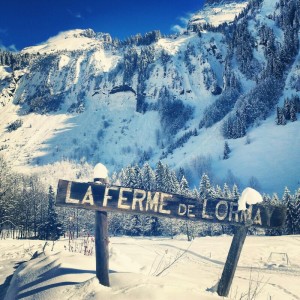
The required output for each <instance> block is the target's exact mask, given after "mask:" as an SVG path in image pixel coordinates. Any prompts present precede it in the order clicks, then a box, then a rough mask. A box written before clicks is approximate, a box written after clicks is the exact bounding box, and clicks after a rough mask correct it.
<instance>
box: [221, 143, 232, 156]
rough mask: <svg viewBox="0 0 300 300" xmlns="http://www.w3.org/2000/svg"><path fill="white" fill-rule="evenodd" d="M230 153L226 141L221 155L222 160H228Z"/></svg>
mask: <svg viewBox="0 0 300 300" xmlns="http://www.w3.org/2000/svg"><path fill="white" fill-rule="evenodd" d="M230 152H231V150H230V148H229V145H228V142H227V141H226V142H225V143H224V153H223V159H228V158H229V153H230Z"/></svg>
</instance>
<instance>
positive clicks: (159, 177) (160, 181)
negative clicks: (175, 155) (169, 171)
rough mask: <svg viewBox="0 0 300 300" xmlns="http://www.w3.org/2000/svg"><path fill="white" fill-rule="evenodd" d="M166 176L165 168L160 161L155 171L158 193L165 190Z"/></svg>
mask: <svg viewBox="0 0 300 300" xmlns="http://www.w3.org/2000/svg"><path fill="white" fill-rule="evenodd" d="M164 176H165V166H164V165H163V163H162V162H161V161H159V162H158V163H157V165H156V169H155V181H156V189H157V190H158V191H163V192H164V191H165V190H164Z"/></svg>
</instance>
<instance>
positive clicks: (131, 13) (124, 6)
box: [0, 0, 204, 50]
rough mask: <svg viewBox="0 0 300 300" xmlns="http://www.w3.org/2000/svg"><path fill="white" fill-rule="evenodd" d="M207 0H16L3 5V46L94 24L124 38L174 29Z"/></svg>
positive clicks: (0, 36) (23, 44)
mask: <svg viewBox="0 0 300 300" xmlns="http://www.w3.org/2000/svg"><path fill="white" fill-rule="evenodd" d="M203 2H204V0H152V1H133V0H123V1H122V0H108V1H103V0H98V1H97V0H60V1H56V0H52V1H50V0H26V1H25V0H15V1H6V3H5V5H2V8H1V13H0V14H1V15H0V46H2V47H6V48H10V49H17V50H21V49H22V48H24V47H27V46H31V45H36V44H39V43H41V42H43V41H45V40H47V39H48V38H49V37H51V36H54V35H56V34H57V33H58V32H60V31H65V30H69V29H77V28H79V29H84V28H92V29H94V30H95V31H96V32H108V33H110V34H111V35H112V37H117V38H119V39H124V38H126V37H128V36H130V35H134V34H136V33H142V34H143V33H145V32H148V31H150V30H155V29H159V30H160V31H161V32H162V33H163V34H169V33H172V30H174V26H175V27H176V25H179V26H182V25H183V19H185V18H187V17H188V15H189V14H190V13H192V12H195V11H197V10H199V9H201V7H202V5H203Z"/></svg>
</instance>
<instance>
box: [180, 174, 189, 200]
mask: <svg viewBox="0 0 300 300" xmlns="http://www.w3.org/2000/svg"><path fill="white" fill-rule="evenodd" d="M179 191H180V194H181V195H183V196H186V197H188V196H189V195H190V191H189V184H188V182H187V180H186V179H185V177H184V176H182V179H181V181H180V188H179Z"/></svg>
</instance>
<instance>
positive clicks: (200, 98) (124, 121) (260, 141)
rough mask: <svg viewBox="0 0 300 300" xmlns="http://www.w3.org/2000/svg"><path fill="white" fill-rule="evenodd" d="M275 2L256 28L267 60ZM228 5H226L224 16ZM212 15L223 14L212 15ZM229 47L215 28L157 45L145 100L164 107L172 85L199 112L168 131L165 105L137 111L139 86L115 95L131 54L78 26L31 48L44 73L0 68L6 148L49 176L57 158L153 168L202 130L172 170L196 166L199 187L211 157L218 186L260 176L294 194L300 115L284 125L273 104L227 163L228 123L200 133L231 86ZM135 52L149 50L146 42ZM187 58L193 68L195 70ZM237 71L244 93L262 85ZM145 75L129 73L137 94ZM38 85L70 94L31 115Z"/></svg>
mask: <svg viewBox="0 0 300 300" xmlns="http://www.w3.org/2000/svg"><path fill="white" fill-rule="evenodd" d="M275 4H276V2H274V1H273V0H265V1H264V2H263V4H262V7H261V8H260V13H259V14H258V15H257V16H256V19H254V20H252V21H251V22H250V23H249V29H250V31H251V34H253V38H254V40H255V43H257V44H258V47H257V49H255V50H253V51H254V53H253V55H254V57H255V58H256V59H257V61H258V62H259V63H261V64H262V65H264V64H265V63H266V61H265V57H264V55H263V48H262V46H261V45H260V44H259V37H258V33H257V28H258V25H259V24H267V25H268V26H269V27H270V28H272V29H273V30H274V34H275V35H276V38H277V41H278V42H280V41H282V40H283V36H282V31H281V30H280V29H279V28H278V27H277V26H276V24H275V23H274V21H272V20H270V19H269V18H268V16H269V15H270V14H271V12H272V11H274V7H275ZM228 5H229V6H228V7H231V8H230V9H231V11H232V14H231V18H232V17H233V16H234V15H235V14H236V13H237V11H235V9H233V6H232V5H233V4H232V3H231V4H228ZM237 5H244V3H238V4H237ZM225 8H226V9H227V5H226V4H224V5H223V12H225ZM228 9H229V8H228ZM240 9H242V8H240ZM233 12H234V13H233ZM207 14H208V15H210V16H211V17H217V16H222V14H221V15H219V14H218V13H217V14H215V13H213V12H212V11H210V12H207ZM226 14H227V13H225V15H226ZM222 18H223V17H222ZM222 18H221V17H220V20H221V21H222V22H223V21H224V19H222ZM233 18H234V17H233ZM192 19H193V18H192ZM227 21H228V20H227ZM227 47H228V45H227V44H226V42H225V38H224V35H223V34H221V33H217V32H207V31H205V32H202V33H201V37H199V36H198V34H197V33H194V32H187V33H186V34H182V35H179V36H178V37H163V38H159V39H158V41H157V42H155V43H153V44H151V45H150V46H149V48H151V51H152V52H151V53H152V54H153V56H154V58H153V62H152V63H151V64H149V66H150V67H149V69H147V72H149V73H150V77H149V79H147V80H145V81H144V82H143V83H144V85H145V87H144V91H143V95H144V96H145V99H146V102H147V103H148V104H149V105H150V106H151V105H152V106H153V107H154V108H155V107H157V106H158V99H159V92H160V91H161V89H163V87H166V88H167V89H168V91H171V95H170V97H171V99H174V98H175V99H178V100H180V101H182V103H184V105H188V106H190V107H191V108H192V109H193V114H192V116H191V118H190V119H189V120H188V121H187V122H186V124H185V125H184V126H183V127H182V128H181V129H180V130H179V131H178V132H177V133H176V134H174V135H169V136H167V135H166V134H165V132H164V129H163V128H162V127H163V126H162V124H161V122H160V119H161V116H160V113H159V112H158V111H157V110H156V109H150V110H148V111H147V112H146V113H139V112H137V110H136V106H137V95H136V94H135V93H134V92H133V91H120V92H118V93H114V94H111V91H112V89H113V88H114V87H116V86H121V85H122V84H123V83H124V81H123V76H122V74H121V73H120V71H119V69H118V66H119V63H120V62H121V60H122V59H123V56H124V53H123V52H122V51H125V50H124V48H122V47H121V48H118V47H115V46H114V45H112V43H111V38H110V36H109V35H108V34H95V33H94V32H93V31H91V30H72V31H68V32H64V33H60V34H59V35H58V36H56V37H53V38H51V39H49V40H48V41H47V42H45V43H43V44H41V45H39V46H34V47H30V48H26V49H24V50H23V51H22V53H28V54H36V55H37V53H39V55H37V56H36V58H35V59H36V60H37V61H39V60H40V59H41V60H44V61H45V66H47V67H45V69H43V68H42V67H43V65H41V66H40V65H35V60H34V62H33V64H32V65H31V66H30V68H25V69H23V70H21V71H16V72H14V73H12V70H10V69H9V67H0V80H4V81H3V89H2V90H1V92H0V149H1V150H0V154H3V155H4V156H5V157H6V159H7V160H8V162H9V163H10V164H11V165H12V166H14V167H15V168H16V169H17V171H22V172H26V171H28V172H36V173H39V172H40V174H45V176H48V175H47V172H45V170H48V169H50V168H51V167H50V166H49V164H51V165H54V164H55V163H56V162H59V161H66V160H67V161H68V160H70V161H76V162H80V163H82V164H84V163H85V162H86V161H87V162H88V163H89V164H91V165H95V164H96V163H98V162H99V161H101V162H102V163H103V164H105V165H106V166H107V168H108V169H109V171H110V174H112V173H113V172H114V171H120V170H121V168H123V167H125V166H127V165H129V164H134V163H139V162H140V159H141V157H147V158H148V161H149V163H150V164H151V165H152V166H154V165H155V164H156V163H157V162H158V161H159V160H160V159H161V158H162V155H164V154H166V152H167V150H168V146H169V145H170V144H172V143H175V142H176V141H177V140H178V139H180V138H181V137H182V136H184V134H186V133H188V132H189V131H192V130H195V129H198V135H197V136H191V137H190V139H189V140H188V141H187V142H186V143H184V144H183V145H182V146H180V147H177V148H176V149H174V150H173V151H171V152H170V153H167V156H164V158H163V162H164V163H167V164H169V166H170V167H171V168H174V169H177V170H178V169H179V168H180V167H184V168H185V169H186V170H188V169H190V172H189V174H188V175H189V177H190V178H191V179H192V180H189V182H190V186H191V187H193V185H197V186H198V184H199V181H200V177H201V175H202V174H198V173H197V167H196V166H197V162H199V161H201V159H203V157H204V158H207V159H208V160H209V159H210V160H211V166H210V167H211V170H210V171H211V173H213V174H214V178H213V181H214V184H220V185H222V184H223V183H224V181H227V183H229V184H230V185H232V184H233V183H238V184H239V185H240V188H243V187H245V186H249V185H250V184H249V181H250V179H251V178H252V177H253V176H254V177H255V179H256V180H257V181H258V182H259V185H260V187H261V191H262V192H265V193H273V192H277V193H280V194H281V193H282V192H283V190H284V187H285V186H288V187H289V189H290V190H291V191H292V192H294V190H296V189H297V188H298V187H299V184H300V169H299V167H298V166H299V165H300V152H299V149H300V137H299V127H300V121H299V119H300V116H298V121H296V122H288V123H287V124H286V125H285V126H277V125H275V110H276V109H274V113H272V114H271V115H270V116H269V117H268V118H267V119H266V120H263V121H261V122H259V123H257V124H254V126H253V127H251V128H249V129H248V132H247V135H248V136H247V137H243V138H239V139H235V140H229V141H228V143H229V146H230V149H231V154H230V156H229V159H227V160H223V159H222V157H223V150H224V137H223V136H222V135H221V133H220V128H221V125H222V124H221V123H220V122H219V123H217V124H215V125H213V126H212V127H210V128H207V129H206V128H202V129H200V130H199V120H201V119H202V118H203V111H204V110H205V108H207V107H208V106H209V105H210V104H212V103H214V101H216V100H217V99H218V97H219V96H216V95H213V94H212V91H211V87H212V86H214V85H218V86H219V87H223V74H224V60H225V57H226V54H227ZM125 48H126V47H125ZM132 48H133V50H132V51H136V53H137V54H139V55H140V54H141V52H142V50H144V49H145V48H146V47H144V48H143V47H142V46H134V47H132ZM126 51H127V50H126ZM189 51H190V52H191V53H192V52H195V55H194V56H192V55H190V56H188V55H186V53H189ZM162 53H165V56H166V57H167V58H168V59H167V62H166V63H165V66H163V65H162V59H161V55H162ZM168 55H169V56H168ZM188 57H189V59H190V60H191V65H192V66H194V67H195V68H194V70H190V69H189V67H188V66H187V62H186V61H188V60H189V59H188ZM299 61H300V54H299V55H298V57H297V59H296V62H295V63H294V64H293V65H292V66H291V69H290V70H291V74H294V75H297V74H298V73H299V69H300V68H299V65H300V63H299ZM145 64H146V65H147V64H148V62H147V61H146V62H145ZM39 68H41V69H39ZM233 71H234V72H235V73H236V74H237V77H239V80H240V83H241V86H242V89H243V91H245V93H246V92H247V91H249V89H250V88H252V87H253V85H254V84H255V82H254V81H253V80H248V79H246V78H245V76H244V75H243V74H242V73H241V72H240V71H239V69H238V66H233ZM147 72H145V73H147ZM297 72H298V73H297ZM205 74H206V75H205ZM206 76H208V77H209V78H207V77H206ZM137 77H138V75H137V73H134V74H133V76H132V78H131V79H130V80H131V82H130V86H131V87H132V89H133V90H134V91H135V92H137V90H138V78H137ZM291 77H292V75H290V76H288V78H287V80H286V83H285V88H284V93H283V95H282V97H281V98H280V101H279V105H281V106H282V105H283V101H284V99H285V98H286V97H289V96H291V95H292V94H295V93H297V91H296V90H295V89H294V88H292V87H291V85H290V82H291V80H292V78H291ZM207 80H208V83H207ZM37 87H41V89H43V87H45V89H46V91H47V93H49V95H50V96H49V97H50V100H49V102H50V103H52V102H55V100H56V99H63V100H62V107H61V110H58V111H57V112H55V113H53V112H47V111H46V112H43V114H40V113H35V112H30V113H28V112H27V111H26V103H24V101H25V100H26V99H36V98H39V93H37ZM43 92H44V91H43V90H42V91H41V93H42V94H43ZM298 93H299V92H298ZM47 95H48V94H47ZM51 97H54V98H51ZM60 97H61V98H60ZM51 101H52V102H51ZM57 101H58V100H57ZM3 105H4V107H2V106H3ZM72 105H73V106H74V105H75V107H76V109H75V111H72V112H68V110H69V108H70V107H72ZM77 112H78V113H77ZM18 119H20V120H21V121H22V122H23V123H22V126H21V127H20V128H18V129H17V130H15V131H12V132H8V131H7V126H8V125H9V124H11V123H13V122H14V121H16V120H18ZM232 174H233V175H234V178H233V176H232ZM190 178H189V179H190ZM65 179H69V178H65ZM91 179H92V178H89V180H91ZM45 180H46V179H45ZM48 180H52V179H51V178H48ZM229 181H230V182H229ZM237 181H238V182H237ZM55 185H56V184H55V183H54V186H55Z"/></svg>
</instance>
